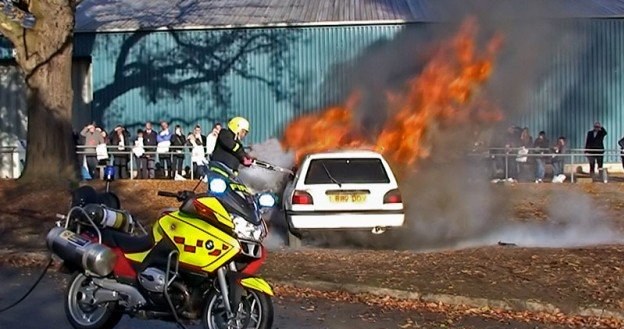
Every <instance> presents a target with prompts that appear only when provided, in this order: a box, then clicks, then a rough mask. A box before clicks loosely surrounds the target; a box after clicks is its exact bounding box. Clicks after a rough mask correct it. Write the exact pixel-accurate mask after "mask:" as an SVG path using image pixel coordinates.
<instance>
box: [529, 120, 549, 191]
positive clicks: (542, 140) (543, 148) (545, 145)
mask: <svg viewBox="0 0 624 329" xmlns="http://www.w3.org/2000/svg"><path fill="white" fill-rule="evenodd" d="M533 148H534V149H535V154H545V153H547V152H548V151H549V149H550V145H549V142H548V138H546V132H544V131H540V132H539V134H538V135H537V138H535V142H534V143H533ZM545 174H546V163H545V158H544V156H535V182H536V183H543V182H544V175H545Z"/></svg>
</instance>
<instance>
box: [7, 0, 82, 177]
mask: <svg viewBox="0 0 624 329" xmlns="http://www.w3.org/2000/svg"><path fill="white" fill-rule="evenodd" d="M78 2H79V0H13V1H11V0H0V33H1V34H2V35H3V36H4V37H5V38H6V39H7V40H9V41H10V42H11V44H12V45H13V47H14V56H15V61H16V62H17V65H18V66H19V67H20V68H21V70H22V73H23V74H24V80H25V83H26V86H27V88H28V90H27V107H28V133H27V143H28V144H27V151H26V166H25V168H24V171H23V173H22V176H21V178H20V180H22V181H39V180H42V179H45V180H50V179H53V180H57V179H75V178H76V173H77V171H76V167H75V164H76V161H75V159H76V156H75V149H74V142H73V138H72V127H71V114H72V99H73V91H72V84H71V65H72V51H73V30H74V23H75V18H74V14H75V9H76V5H77V3H78Z"/></svg>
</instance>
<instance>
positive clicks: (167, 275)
mask: <svg viewBox="0 0 624 329" xmlns="http://www.w3.org/2000/svg"><path fill="white" fill-rule="evenodd" d="M178 255H179V253H178V251H177V250H173V251H172V252H170V253H169V257H167V271H166V272H165V283H166V285H165V291H164V292H163V294H164V295H165V299H166V300H167V304H169V308H170V309H171V314H173V318H174V319H175V321H176V324H177V325H178V327H180V329H187V328H186V326H185V325H184V324H182V321H180V317H179V316H178V312H176V310H175V307H174V306H173V302H172V301H171V296H169V286H170V285H171V283H172V282H173V280H175V279H176V277H177V276H178V269H179V265H180V262H179V261H178ZM173 257H175V258H176V259H175V272H174V273H173V276H172V277H171V278H170V276H171V275H170V273H171V259H172V258H173Z"/></svg>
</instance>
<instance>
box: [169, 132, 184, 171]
mask: <svg viewBox="0 0 624 329" xmlns="http://www.w3.org/2000/svg"><path fill="white" fill-rule="evenodd" d="M185 145H186V138H185V137H184V134H182V127H180V125H176V126H175V132H174V134H173V135H172V136H171V152H173V156H172V162H171V171H170V172H169V174H170V175H169V176H170V178H171V179H173V178H175V176H176V174H177V175H178V176H182V169H184V146H185Z"/></svg>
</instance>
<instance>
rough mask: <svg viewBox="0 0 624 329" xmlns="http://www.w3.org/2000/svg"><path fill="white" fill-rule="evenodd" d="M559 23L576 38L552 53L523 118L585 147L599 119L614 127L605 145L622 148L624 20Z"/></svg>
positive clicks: (533, 127) (531, 125)
mask: <svg viewBox="0 0 624 329" xmlns="http://www.w3.org/2000/svg"><path fill="white" fill-rule="evenodd" d="M559 29H560V31H561V33H562V34H563V33H567V35H568V36H570V37H571V39H570V40H569V41H570V42H569V43H568V44H559V45H558V48H557V49H555V52H554V56H553V58H551V59H548V58H547V60H550V66H549V67H548V70H547V71H546V72H545V73H544V74H543V76H542V77H541V79H539V80H538V81H537V83H536V84H535V86H534V89H533V90H532V91H531V93H530V95H533V97H532V98H531V99H530V102H529V108H528V109H527V111H524V112H523V113H522V115H520V116H519V117H518V121H517V122H518V123H519V124H520V125H522V126H528V127H529V128H530V130H531V132H532V134H533V136H536V135H537V133H538V132H539V131H541V130H544V131H545V132H546V134H547V136H548V137H549V138H550V139H551V140H553V139H555V138H557V137H558V136H566V137H567V138H568V143H569V145H570V146H571V147H573V148H584V145H585V136H586V134H587V132H588V131H589V130H591V129H592V126H593V123H594V121H596V120H597V121H600V122H601V123H602V124H603V126H604V127H605V129H606V130H607V133H608V135H607V137H606V138H605V144H606V145H605V147H606V148H611V149H617V148H618V145H617V141H618V140H619V139H620V138H622V136H624V20H621V19H597V20H591V21H589V20H577V21H568V22H563V23H561V24H560V25H559ZM553 44H555V43H553ZM570 45H573V46H572V47H570ZM609 161H610V162H619V158H618V157H617V156H611V157H609Z"/></svg>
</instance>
